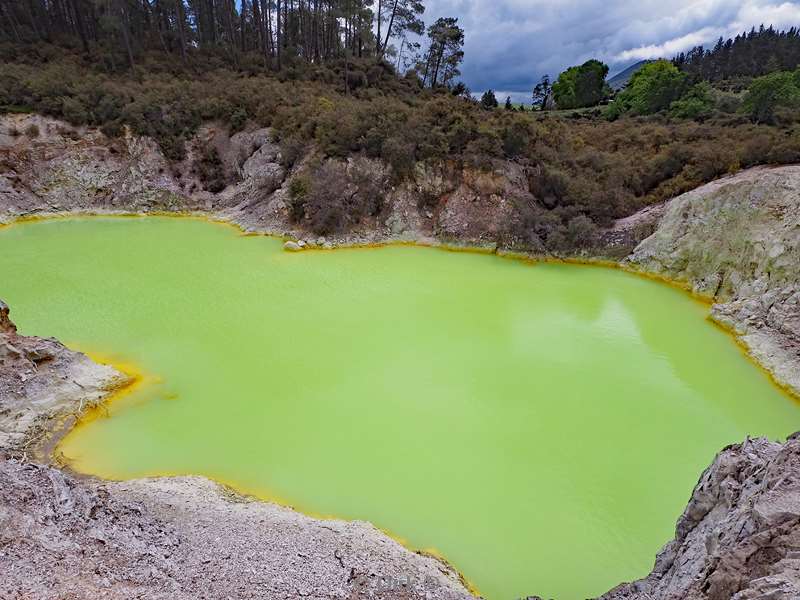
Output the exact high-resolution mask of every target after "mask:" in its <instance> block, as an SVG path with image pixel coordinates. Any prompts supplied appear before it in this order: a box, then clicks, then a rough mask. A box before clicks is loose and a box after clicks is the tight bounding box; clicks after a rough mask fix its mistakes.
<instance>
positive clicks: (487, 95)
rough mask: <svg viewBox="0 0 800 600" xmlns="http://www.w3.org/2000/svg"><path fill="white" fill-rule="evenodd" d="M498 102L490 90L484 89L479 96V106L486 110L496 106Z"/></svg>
mask: <svg viewBox="0 0 800 600" xmlns="http://www.w3.org/2000/svg"><path fill="white" fill-rule="evenodd" d="M499 105H500V104H499V103H498V102H497V97H496V96H495V95H494V92H493V91H492V90H486V91H485V92H483V96H481V106H482V107H483V108H485V109H487V110H491V109H493V108H497V107H498V106H499Z"/></svg>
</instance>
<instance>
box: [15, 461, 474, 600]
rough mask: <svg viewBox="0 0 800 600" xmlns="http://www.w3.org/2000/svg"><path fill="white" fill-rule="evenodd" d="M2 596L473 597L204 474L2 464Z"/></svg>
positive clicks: (444, 573) (374, 547)
mask: <svg viewBox="0 0 800 600" xmlns="http://www.w3.org/2000/svg"><path fill="white" fill-rule="evenodd" d="M0 548H2V551H0V573H2V574H3V576H2V577H0V598H37V599H39V600H48V599H53V600H61V599H62V598H112V599H114V598H119V599H126V600H127V599H128V598H134V597H135V598H142V599H153V600H156V599H159V600H160V599H163V600H167V599H170V600H177V599H184V598H185V599H187V600H189V599H191V600H194V599H196V598H252V599H273V598H274V599H278V598H280V599H284V598H342V599H347V598H367V597H371V598H397V599H415V598H420V599H429V598H436V599H441V600H457V599H469V598H471V597H472V596H470V594H469V593H468V592H467V591H466V590H465V589H464V587H463V585H462V584H461V583H460V581H459V579H458V576H457V575H456V574H455V573H454V572H453V571H452V570H451V569H449V568H448V567H447V566H446V565H444V564H443V563H442V562H440V561H439V560H437V559H435V558H431V557H428V556H423V555H419V554H414V553H412V552H410V551H408V550H406V549H405V548H403V547H402V546H401V545H400V544H398V543H396V542H394V541H393V540H390V539H389V538H387V537H386V536H385V535H384V534H383V533H381V532H379V531H378V530H377V529H375V528H374V527H373V526H372V525H369V524H368V523H363V522H343V521H321V520H316V519H312V518H310V517H306V516H303V515H301V514H299V513H296V512H294V511H292V510H290V509H286V508H282V507H279V506H276V505H274V504H267V503H262V502H255V501H251V500H248V499H246V498H241V497H239V496H237V495H235V494H232V493H231V492H229V491H227V490H225V489H223V488H221V487H220V486H218V485H217V484H215V483H213V482H211V481H208V480H207V479H202V478H197V477H178V478H169V479H152V480H138V481H127V482H124V483H112V482H107V483H101V482H98V481H96V480H92V479H89V480H84V479H81V480H78V479H76V478H74V477H72V476H70V475H68V474H65V473H63V472H62V471H59V470H57V469H53V468H51V467H46V466H41V465H35V464H26V463H22V462H20V461H18V460H14V459H6V460H0Z"/></svg>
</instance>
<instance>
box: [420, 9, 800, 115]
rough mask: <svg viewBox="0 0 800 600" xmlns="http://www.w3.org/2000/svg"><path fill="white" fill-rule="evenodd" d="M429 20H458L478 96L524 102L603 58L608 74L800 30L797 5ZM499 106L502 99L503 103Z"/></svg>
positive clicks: (529, 12)
mask: <svg viewBox="0 0 800 600" xmlns="http://www.w3.org/2000/svg"><path fill="white" fill-rule="evenodd" d="M425 4H426V7H427V8H426V11H425V17H424V18H425V22H426V23H432V22H433V21H434V20H435V19H436V18H437V17H440V16H456V17H458V18H459V22H460V23H461V26H462V27H463V28H464V30H465V32H466V47H465V53H466V55H465V59H464V65H463V67H462V73H463V79H464V81H465V82H466V84H467V85H468V86H469V87H470V88H471V89H472V90H473V92H481V91H484V90H486V89H489V88H491V89H494V90H497V91H498V97H500V96H501V95H502V96H505V95H506V94H512V95H513V96H514V98H515V100H523V99H524V100H526V101H527V99H528V96H529V90H530V89H531V88H532V87H533V85H534V84H535V82H536V81H537V80H538V79H539V78H540V77H541V76H542V75H543V74H545V73H547V74H550V75H551V76H553V77H555V76H557V75H558V73H559V72H561V71H562V70H563V69H564V68H565V67H568V66H570V65H574V64H580V63H582V62H584V61H586V60H588V59H590V58H598V59H601V60H603V61H605V62H606V63H608V64H609V66H610V67H611V75H614V74H615V73H617V72H618V71H621V70H622V69H624V68H626V67H627V66H629V65H630V64H632V63H635V62H637V61H639V60H641V59H644V58H660V57H668V58H671V57H672V56H674V55H675V54H676V53H678V52H680V51H682V50H688V49H690V48H691V47H693V46H695V45H698V44H705V45H708V44H709V43H711V44H713V43H714V42H715V41H716V40H717V38H719V37H720V36H723V37H729V36H732V35H735V34H736V33H738V32H741V31H743V30H749V29H750V28H751V27H753V26H756V27H758V26H759V25H760V24H761V23H764V24H765V25H770V24H773V25H775V26H776V27H779V28H786V27H791V26H793V25H796V26H800V0H794V1H791V2H788V1H781V0H426V3H425ZM501 100H502V98H501Z"/></svg>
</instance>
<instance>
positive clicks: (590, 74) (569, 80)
mask: <svg viewBox="0 0 800 600" xmlns="http://www.w3.org/2000/svg"><path fill="white" fill-rule="evenodd" d="M607 76H608V65H606V64H603V63H601V62H600V61H598V60H594V59H592V60H589V61H587V62H585V63H583V64H582V65H580V66H578V67H570V68H569V69H567V70H566V71H564V72H563V73H561V75H559V76H558V79H557V80H556V82H555V83H554V84H553V96H554V98H555V102H556V106H557V107H558V108H560V109H573V108H585V107H588V106H597V105H598V104H600V102H601V101H602V100H603V99H605V98H606V97H607V96H608V95H609V88H608V85H607V84H606V77H607Z"/></svg>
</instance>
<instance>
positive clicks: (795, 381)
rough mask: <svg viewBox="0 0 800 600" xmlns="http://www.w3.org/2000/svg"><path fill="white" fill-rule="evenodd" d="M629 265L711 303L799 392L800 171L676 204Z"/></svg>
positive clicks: (709, 189)
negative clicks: (682, 285)
mask: <svg viewBox="0 0 800 600" xmlns="http://www.w3.org/2000/svg"><path fill="white" fill-rule="evenodd" d="M626 262H627V264H629V265H631V266H633V267H635V268H636V269H638V270H641V271H645V272H648V273H655V274H657V275H661V276H664V277H667V278H669V279H671V280H675V281H681V282H685V283H687V284H688V285H689V286H690V287H691V289H692V290H694V291H695V292H697V293H699V294H702V295H705V296H708V297H710V298H712V299H713V300H714V301H715V302H716V305H715V306H714V308H713V310H712V318H713V319H715V320H716V321H718V322H719V323H722V324H724V325H726V326H728V327H730V328H731V329H733V330H734V331H735V332H736V333H737V334H738V335H739V337H740V339H741V340H742V341H743V342H744V343H745V345H746V346H747V347H748V349H749V350H750V352H751V353H752V354H753V356H754V357H755V358H756V359H757V360H758V361H759V362H760V363H761V364H762V365H764V366H765V367H766V368H767V369H769V370H770V371H771V372H772V373H773V375H774V376H775V378H776V379H777V380H778V381H780V382H781V383H783V384H785V385H787V386H788V387H790V388H791V389H793V390H794V391H795V392H796V393H798V394H800V166H789V167H778V168H757V169H750V170H748V171H743V172H741V173H738V174H736V175H733V176H730V177H726V178H724V179H721V180H719V181H715V182H713V183H711V184H708V185H705V186H703V187H700V188H698V189H696V190H694V191H691V192H689V193H687V194H683V195H682V196H679V197H678V198H675V199H674V200H671V201H670V202H669V203H667V205H666V207H665V210H664V214H663V216H662V217H661V219H660V221H659V223H658V227H657V230H656V232H655V233H654V234H653V235H652V236H650V237H649V238H647V239H646V240H644V241H643V242H642V243H641V244H640V245H639V246H638V247H637V248H636V249H635V251H634V252H633V253H632V254H631V256H630V257H629V258H628V259H627V261H626Z"/></svg>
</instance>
